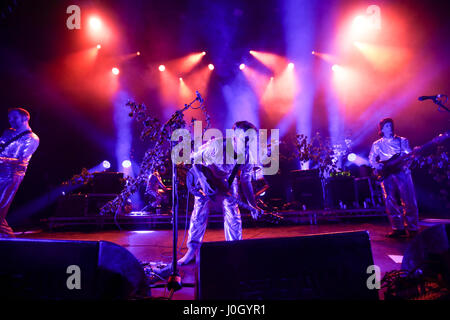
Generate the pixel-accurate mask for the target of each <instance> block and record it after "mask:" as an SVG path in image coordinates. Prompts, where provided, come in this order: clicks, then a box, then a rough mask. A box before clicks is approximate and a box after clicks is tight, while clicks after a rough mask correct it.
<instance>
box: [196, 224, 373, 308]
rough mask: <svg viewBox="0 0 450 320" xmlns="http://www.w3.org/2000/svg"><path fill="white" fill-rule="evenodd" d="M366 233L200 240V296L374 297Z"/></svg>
mask: <svg viewBox="0 0 450 320" xmlns="http://www.w3.org/2000/svg"><path fill="white" fill-rule="evenodd" d="M373 264H374V262H373V257H372V251H371V247H370V240H369V235H368V233H367V232H365V231H358V232H346V233H335V234H321V235H313V236H302V237H292V238H274V239H252V240H241V241H221V242H206V243H203V245H202V247H201V249H200V263H199V266H198V269H197V276H196V277H197V290H196V294H197V297H198V298H199V299H201V300H216V299H219V300H223V299H233V300H234V299H239V300H261V299H263V300H265V299H269V300H290V299H292V300H297V299H364V300H372V299H373V300H375V299H378V291H377V290H376V289H374V290H370V289H368V286H367V279H368V278H369V276H370V274H368V273H367V268H368V267H369V266H371V265H373Z"/></svg>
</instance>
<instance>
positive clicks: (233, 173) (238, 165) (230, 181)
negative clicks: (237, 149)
mask: <svg viewBox="0 0 450 320" xmlns="http://www.w3.org/2000/svg"><path fill="white" fill-rule="evenodd" d="M241 166H242V164H240V163H236V164H235V165H234V168H233V171H231V174H230V177H229V178H228V187H231V184H232V183H233V181H234V179H235V178H236V176H237V174H238V172H239V169H240V168H241Z"/></svg>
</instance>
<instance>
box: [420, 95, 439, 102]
mask: <svg viewBox="0 0 450 320" xmlns="http://www.w3.org/2000/svg"><path fill="white" fill-rule="evenodd" d="M442 96H443V94H438V95H435V96H421V97H419V98H418V100H419V101H424V100H428V99H431V100H433V101H435V100H436V99H438V98H440V97H442Z"/></svg>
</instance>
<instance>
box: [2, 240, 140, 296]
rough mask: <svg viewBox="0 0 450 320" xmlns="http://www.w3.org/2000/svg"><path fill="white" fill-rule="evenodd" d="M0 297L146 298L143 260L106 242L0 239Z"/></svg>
mask: <svg viewBox="0 0 450 320" xmlns="http://www.w3.org/2000/svg"><path fill="white" fill-rule="evenodd" d="M0 261H1V263H0V283H1V286H0V287H1V288H0V289H1V290H0V298H7V299H39V300H40V299H43V300H92V299H129V298H133V297H136V296H148V295H149V289H147V285H146V276H145V273H144V270H143V268H142V266H141V265H140V263H139V261H138V260H137V259H136V258H135V257H134V256H133V255H132V254H131V253H130V252H129V251H128V250H126V249H125V248H123V247H121V246H119V245H117V244H114V243H111V242H108V241H70V240H33V239H0Z"/></svg>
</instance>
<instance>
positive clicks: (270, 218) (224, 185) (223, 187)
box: [186, 165, 284, 224]
mask: <svg viewBox="0 0 450 320" xmlns="http://www.w3.org/2000/svg"><path fill="white" fill-rule="evenodd" d="M197 170H198V171H199V172H202V173H203V175H204V176H205V178H206V181H207V182H208V184H209V186H210V187H211V189H212V191H209V192H204V191H203V190H202V188H201V186H200V181H199V174H198V173H197ZM186 185H187V188H188V190H189V192H190V193H192V194H193V195H194V196H199V197H208V198H210V199H213V200H214V198H215V197H216V196H220V195H222V196H231V193H230V190H229V189H230V188H229V187H228V182H227V181H226V180H225V179H223V180H221V179H219V178H217V177H216V176H214V174H213V173H212V171H211V169H209V168H208V167H206V166H203V165H196V167H195V168H194V167H192V168H191V169H190V170H189V172H188V173H187V176H186ZM233 199H235V200H236V202H237V204H238V206H240V207H241V208H244V209H246V210H249V211H254V208H253V207H251V206H249V205H248V204H247V203H245V202H243V201H241V200H240V199H238V198H236V197H233ZM258 220H262V221H265V222H269V223H273V224H279V223H280V222H281V221H283V220H284V218H283V217H282V216H280V215H277V214H275V213H271V212H260V215H259V216H258Z"/></svg>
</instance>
